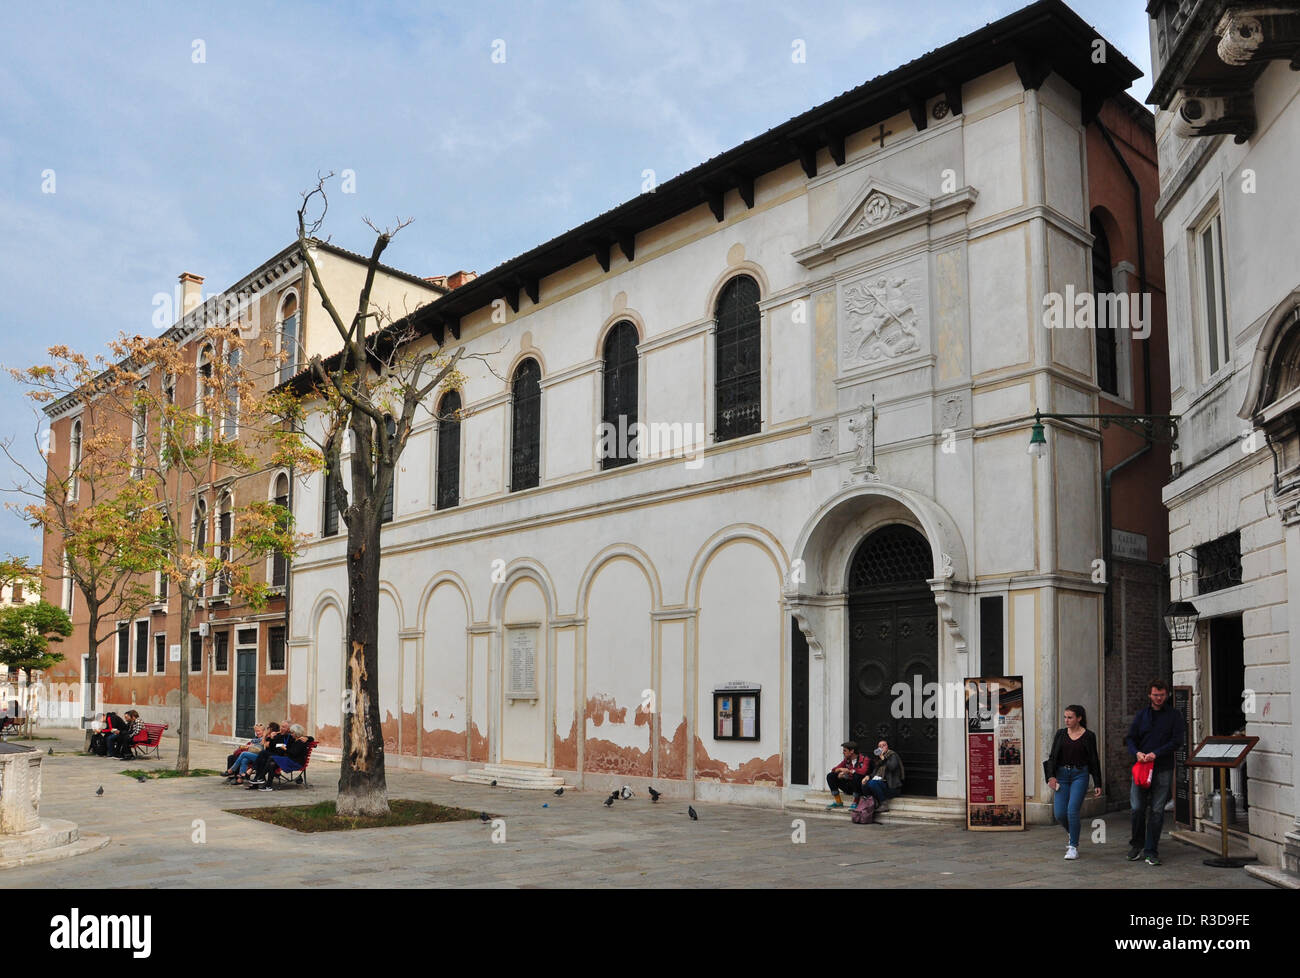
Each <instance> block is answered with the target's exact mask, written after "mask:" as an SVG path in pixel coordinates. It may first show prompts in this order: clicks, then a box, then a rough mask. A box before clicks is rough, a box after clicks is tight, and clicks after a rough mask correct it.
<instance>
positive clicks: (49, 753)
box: [45, 747, 54, 757]
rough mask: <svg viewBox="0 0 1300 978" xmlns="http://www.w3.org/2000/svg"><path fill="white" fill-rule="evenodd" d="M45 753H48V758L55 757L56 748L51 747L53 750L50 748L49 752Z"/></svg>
mask: <svg viewBox="0 0 1300 978" xmlns="http://www.w3.org/2000/svg"><path fill="white" fill-rule="evenodd" d="M45 753H46V755H47V756H49V757H53V756H54V748H53V747H51V748H50V749H49V750H47V751H46V752H45Z"/></svg>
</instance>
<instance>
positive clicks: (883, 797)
mask: <svg viewBox="0 0 1300 978" xmlns="http://www.w3.org/2000/svg"><path fill="white" fill-rule="evenodd" d="M862 790H863V791H870V792H871V793H872V794H873V795H875V796H876V804H877V805H879V804H880V803H881V802H882V801H888V800H889V799H890V798H897V797H898V792H897V791H896V790H894V789H891V788H890V787H889V785H888V784H887V783H886V782H885V781H884V780H883V779H882V780H880V781H863V782H862Z"/></svg>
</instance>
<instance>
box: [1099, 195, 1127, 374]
mask: <svg viewBox="0 0 1300 978" xmlns="http://www.w3.org/2000/svg"><path fill="white" fill-rule="evenodd" d="M1092 235H1093V238H1094V239H1095V240H1094V241H1093V243H1092V288H1093V292H1094V293H1095V295H1096V299H1097V328H1096V329H1095V330H1094V332H1095V333H1096V334H1097V386H1098V387H1100V388H1101V389H1102V390H1103V391H1105V392H1106V393H1108V394H1119V351H1118V349H1117V343H1118V342H1119V330H1118V327H1119V326H1121V325H1123V324H1120V323H1113V322H1111V321H1110V320H1111V314H1112V311H1113V307H1112V306H1111V303H1110V296H1111V295H1112V294H1114V292H1115V280H1114V276H1113V275H1112V274H1111V268H1112V265H1111V258H1110V240H1109V239H1108V238H1107V237H1106V229H1105V228H1104V227H1102V224H1101V221H1099V220H1098V219H1097V215H1096V214H1093V215H1092Z"/></svg>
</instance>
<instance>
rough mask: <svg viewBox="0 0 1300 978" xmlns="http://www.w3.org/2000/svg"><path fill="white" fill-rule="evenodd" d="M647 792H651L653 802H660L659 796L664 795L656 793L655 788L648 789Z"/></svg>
mask: <svg viewBox="0 0 1300 978" xmlns="http://www.w3.org/2000/svg"><path fill="white" fill-rule="evenodd" d="M646 791H648V792H650V800H651V801H658V800H659V795H660V794H662V792H659V791H655V790H654V788H646Z"/></svg>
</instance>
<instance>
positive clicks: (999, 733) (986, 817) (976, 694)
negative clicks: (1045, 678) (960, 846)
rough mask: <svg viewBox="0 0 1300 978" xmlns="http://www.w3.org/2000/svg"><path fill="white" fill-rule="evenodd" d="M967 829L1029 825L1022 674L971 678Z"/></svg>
mask: <svg viewBox="0 0 1300 978" xmlns="http://www.w3.org/2000/svg"><path fill="white" fill-rule="evenodd" d="M966 828H967V829H970V830H971V831H978V832H1012V831H1014V832H1023V831H1024V829H1025V682H1024V677H1023V676H983V677H979V678H972V679H967V680H966Z"/></svg>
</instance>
